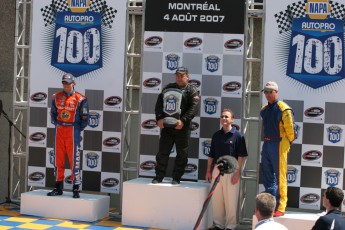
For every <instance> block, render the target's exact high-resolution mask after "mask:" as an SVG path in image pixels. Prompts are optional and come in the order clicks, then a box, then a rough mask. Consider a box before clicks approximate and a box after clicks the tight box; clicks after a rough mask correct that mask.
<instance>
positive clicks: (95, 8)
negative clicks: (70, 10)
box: [88, 0, 107, 13]
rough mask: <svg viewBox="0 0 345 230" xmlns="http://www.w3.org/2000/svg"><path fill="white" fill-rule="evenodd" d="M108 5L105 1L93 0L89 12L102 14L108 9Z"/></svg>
mask: <svg viewBox="0 0 345 230" xmlns="http://www.w3.org/2000/svg"><path fill="white" fill-rule="evenodd" d="M106 4H107V3H106V1H104V0H91V2H90V7H89V9H88V11H92V12H97V13H102V11H103V10H104V8H105V7H106Z"/></svg>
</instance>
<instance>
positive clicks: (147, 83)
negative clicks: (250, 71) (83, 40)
mask: <svg viewBox="0 0 345 230" xmlns="http://www.w3.org/2000/svg"><path fill="white" fill-rule="evenodd" d="M244 22H245V1H242V0H231V1H229V0H214V1H212V2H205V1H200V0H188V1H173V0H146V2H145V32H144V44H143V46H144V47H143V53H144V55H143V70H142V71H143V72H142V76H143V77H142V82H141V84H142V91H141V95H142V97H141V98H142V103H141V112H142V113H141V122H142V123H141V140H140V141H141V144H140V150H139V151H140V155H141V157H140V171H139V175H140V176H145V177H154V176H155V165H156V161H155V155H156V154H157V152H158V143H159V134H160V129H159V127H158V126H157V123H156V120H155V114H154V106H155V103H156V101H157V97H158V95H159V93H161V91H162V89H163V88H164V87H165V86H166V85H167V84H168V83H171V82H175V72H176V69H177V67H179V66H185V67H187V68H188V69H189V77H190V81H189V82H190V83H191V84H194V85H195V86H196V87H198V89H199V91H200V95H201V100H200V112H199V114H197V116H196V117H194V119H193V120H192V124H191V127H190V130H191V138H190V141H189V153H188V165H187V166H186V168H185V173H184V175H183V177H182V178H183V179H184V180H194V181H196V180H204V179H205V173H206V168H207V156H208V154H209V150H210V139H211V137H212V135H213V133H214V132H216V131H217V130H219V128H220V113H221V110H222V109H223V108H231V109H232V110H233V112H234V113H235V116H236V118H239V120H236V124H240V123H241V117H242V86H243V68H244V67H243V63H244ZM238 128H239V129H240V126H238ZM175 157H176V150H175V148H174V147H173V149H172V150H171V154H170V160H169V166H168V169H167V177H170V176H171V172H172V169H173V165H174V160H175Z"/></svg>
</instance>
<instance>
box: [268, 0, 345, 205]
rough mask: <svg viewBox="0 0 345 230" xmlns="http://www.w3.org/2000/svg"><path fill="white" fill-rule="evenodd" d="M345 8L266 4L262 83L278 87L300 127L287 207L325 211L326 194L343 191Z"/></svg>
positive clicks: (287, 1)
mask: <svg viewBox="0 0 345 230" xmlns="http://www.w3.org/2000/svg"><path fill="white" fill-rule="evenodd" d="M344 4H345V1H343V0H338V1H328V0H308V1H307V0H305V1H295V0H282V1H276V0H266V2H265V6H266V18H265V39H264V47H265V48H264V71H263V82H264V83H265V82H267V81H271V80H272V81H275V82H277V83H278V85H279V98H280V99H281V100H284V101H286V102H287V103H288V104H289V105H290V106H291V107H292V108H293V110H294V113H295V120H296V123H297V125H298V126H299V127H300V129H299V137H298V139H297V140H295V141H294V143H293V144H292V146H291V151H290V154H289V159H288V164H289V165H290V166H289V171H288V182H289V188H288V207H294V208H307V209H320V208H321V207H320V204H321V203H322V202H321V197H322V196H321V194H322V193H323V189H325V188H327V187H328V186H336V187H339V188H341V189H344V188H343V185H344V183H343V178H344V177H343V174H344V137H343V135H344V134H343V130H344V124H345V98H344V97H343V96H341V95H343V93H344V91H345V81H344V77H345V69H344V66H345V65H344V64H345V62H344V60H345V54H344V19H345V5H344ZM263 99H264V100H263V102H262V103H266V100H265V97H263Z"/></svg>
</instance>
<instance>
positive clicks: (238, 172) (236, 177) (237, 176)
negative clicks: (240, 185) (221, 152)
mask: <svg viewBox="0 0 345 230" xmlns="http://www.w3.org/2000/svg"><path fill="white" fill-rule="evenodd" d="M240 177H241V170H240V169H236V170H235V172H234V173H233V174H232V177H231V184H237V182H238V181H239V180H240Z"/></svg>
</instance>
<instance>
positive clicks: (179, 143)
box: [155, 127, 190, 180]
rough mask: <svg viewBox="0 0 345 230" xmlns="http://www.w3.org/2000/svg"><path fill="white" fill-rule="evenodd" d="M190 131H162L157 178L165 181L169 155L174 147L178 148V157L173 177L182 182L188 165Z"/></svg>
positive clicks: (157, 159)
mask: <svg viewBox="0 0 345 230" xmlns="http://www.w3.org/2000/svg"><path fill="white" fill-rule="evenodd" d="M189 138H190V130H189V129H188V128H187V127H186V128H183V129H180V130H177V129H172V128H164V129H162V131H161V137H160V139H159V151H158V153H157V156H156V161H157V166H156V168H155V169H156V177H157V178H161V179H163V177H164V176H165V173H166V169H167V167H168V162H169V155H170V153H171V149H172V147H173V146H174V144H175V146H176V152H177V156H176V159H175V166H174V170H173V174H172V177H173V179H175V180H181V177H182V175H183V174H184V171H185V168H186V165H187V163H188V142H189Z"/></svg>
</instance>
